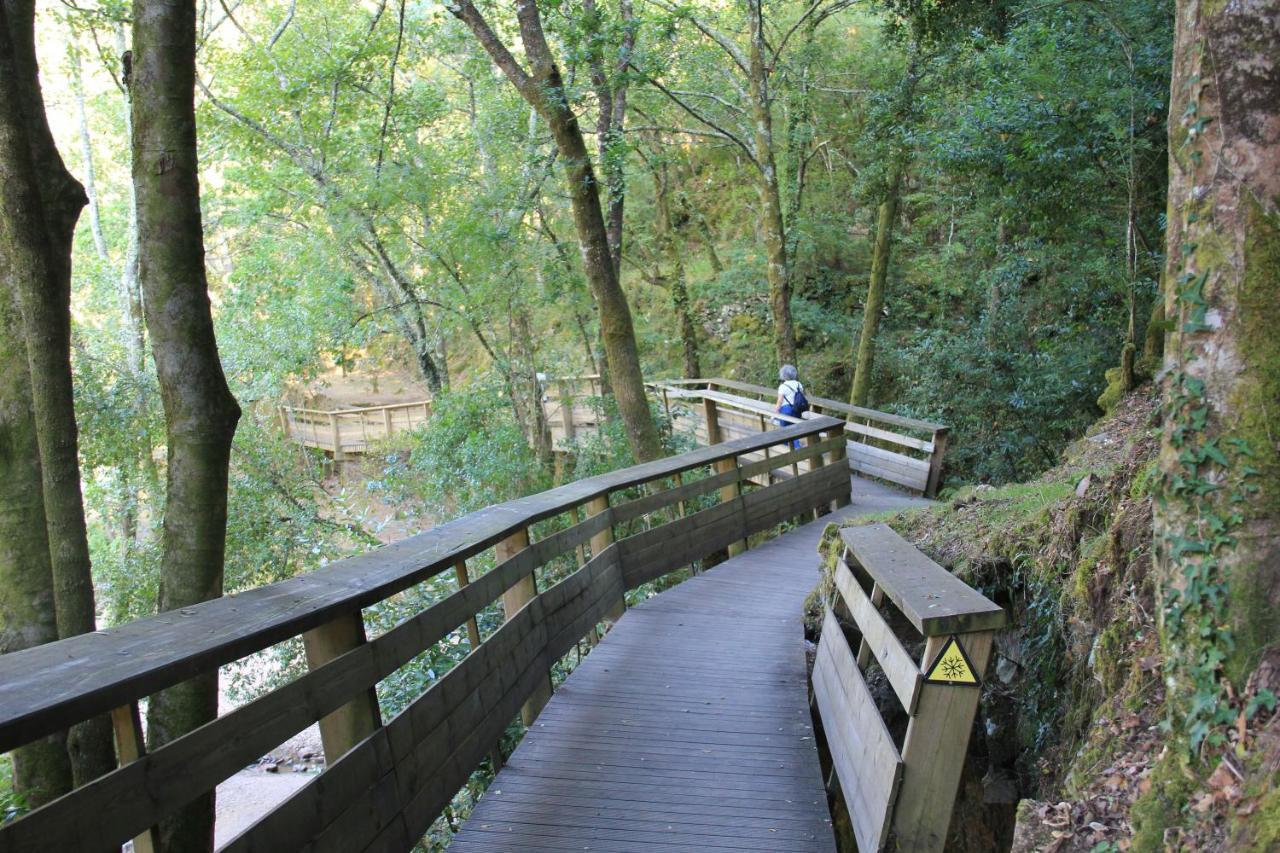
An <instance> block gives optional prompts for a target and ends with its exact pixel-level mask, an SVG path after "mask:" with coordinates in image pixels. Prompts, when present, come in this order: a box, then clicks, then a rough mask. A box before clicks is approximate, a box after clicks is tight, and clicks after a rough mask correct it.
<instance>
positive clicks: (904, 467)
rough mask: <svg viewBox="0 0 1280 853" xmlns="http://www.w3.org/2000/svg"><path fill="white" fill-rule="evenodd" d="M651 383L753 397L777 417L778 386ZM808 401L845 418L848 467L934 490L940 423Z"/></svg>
mask: <svg viewBox="0 0 1280 853" xmlns="http://www.w3.org/2000/svg"><path fill="white" fill-rule="evenodd" d="M650 384H651V387H652V388H653V389H654V393H655V394H657V395H659V396H661V395H662V393H663V390H664V389H666V393H667V396H668V397H670V396H671V395H672V392H674V391H676V390H677V389H688V388H704V389H706V390H708V391H711V392H723V391H728V392H732V393H733V395H734V396H737V397H748V398H754V399H755V400H757V401H759V402H761V403H762V404H764V405H765V406H767V407H768V410H769V416H770V417H778V415H777V414H776V413H773V412H772V408H773V404H774V402H775V401H776V398H777V390H776V389H774V388H767V387H765V386H763V385H753V384H751V383H749V382H738V381H736V380H733V379H720V378H716V377H711V378H706V379H672V380H665V381H662V382H653V383H650ZM809 403H810V405H811V406H812V409H813V412H814V413H815V414H822V415H829V416H831V417H837V418H843V419H844V420H845V422H846V426H845V430H846V431H847V432H849V433H850V434H851V435H850V439H849V448H848V457H849V467H850V468H851V469H852V470H853V471H855V472H857V473H858V474H861V475H864V476H868V477H875V478H877V479H880V480H885V481H887V482H890V483H895V484H897V485H900V486H905V487H907V488H908V489H911V490H913V491H916V492H919V493H921V494H923V495H925V496H926V497H933V496H934V495H936V494H937V492H938V486H939V485H940V484H941V482H942V462H943V457H944V455H945V454H946V451H947V442H948V439H949V437H950V428H949V427H947V426H946V425H945V424H939V423H933V422H932V421H922V420H917V419H916V418H907V417H903V416H901V415H894V414H890V413H888V412H878V411H876V410H875V409H864V408H862V407H860V406H851V405H849V404H848V403H842V402H840V401H839V400H829V399H827V398H825V397H809Z"/></svg>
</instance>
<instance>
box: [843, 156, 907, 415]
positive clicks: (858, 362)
mask: <svg viewBox="0 0 1280 853" xmlns="http://www.w3.org/2000/svg"><path fill="white" fill-rule="evenodd" d="M903 171H904V164H903V162H902V161H901V160H898V161H896V162H895V163H894V165H893V172H892V174H890V176H889V184H888V187H887V188H886V189H885V197H884V200H883V201H882V202H880V209H879V211H878V213H877V215H876V244H875V248H874V250H873V252H872V255H871V280H870V281H869V282H868V283H867V301H866V303H865V304H864V305H863V306H862V334H860V335H859V336H858V351H857V356H856V358H855V362H854V369H853V389H852V391H850V393H849V402H850V403H851V404H853V405H855V406H865V405H867V398H868V397H869V396H870V393H871V372H872V370H873V368H874V366H875V355H876V333H877V331H878V330H879V328H880V313H881V311H882V310H883V308H884V286H885V282H886V281H888V278H889V257H890V255H891V253H892V251H893V226H894V222H895V221H896V220H897V218H898V197H899V195H900V194H901V191H902V173H903Z"/></svg>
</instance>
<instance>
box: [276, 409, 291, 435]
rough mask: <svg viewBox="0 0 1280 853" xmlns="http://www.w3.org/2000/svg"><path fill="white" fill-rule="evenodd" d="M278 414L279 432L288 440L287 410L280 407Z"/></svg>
mask: <svg viewBox="0 0 1280 853" xmlns="http://www.w3.org/2000/svg"><path fill="white" fill-rule="evenodd" d="M279 412H280V431H281V432H282V433H284V437H285V438H286V439H288V438H289V437H290V436H289V410H288V408H286V407H285V406H280V407H279Z"/></svg>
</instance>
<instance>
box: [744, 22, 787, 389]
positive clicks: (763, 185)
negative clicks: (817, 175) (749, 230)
mask: <svg viewBox="0 0 1280 853" xmlns="http://www.w3.org/2000/svg"><path fill="white" fill-rule="evenodd" d="M747 7H748V8H747V14H748V17H749V18H750V25H751V38H750V44H749V46H748V49H747V57H748V73H747V94H748V97H749V99H750V101H751V117H752V124H751V128H752V147H753V148H754V149H755V158H756V166H757V167H758V168H759V170H760V175H759V181H758V183H757V184H756V189H757V191H758V193H759V196H760V227H761V229H762V231H763V236H764V249H765V257H766V262H765V276H766V278H767V279H768V281H769V312H770V313H771V314H772V315H773V348H774V352H775V353H776V354H777V358H778V363H779V364H795V361H796V333H795V327H794V325H793V324H792V322H791V267H790V264H789V263H788V260H787V229H786V224H785V223H784V222H783V221H782V188H781V186H780V184H779V180H778V166H777V164H776V163H775V162H774V156H773V100H772V97H771V95H770V94H769V68H768V67H767V66H766V65H765V53H766V50H767V48H766V46H765V42H764V39H765V36H764V17H763V12H762V10H761V6H760V0H748V3H747Z"/></svg>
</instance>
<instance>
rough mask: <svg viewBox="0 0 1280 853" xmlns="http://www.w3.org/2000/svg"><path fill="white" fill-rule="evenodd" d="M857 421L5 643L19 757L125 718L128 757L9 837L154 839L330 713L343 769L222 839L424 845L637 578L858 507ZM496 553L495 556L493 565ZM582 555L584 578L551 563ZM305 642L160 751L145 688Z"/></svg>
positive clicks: (580, 488)
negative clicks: (406, 602) (442, 649)
mask: <svg viewBox="0 0 1280 853" xmlns="http://www.w3.org/2000/svg"><path fill="white" fill-rule="evenodd" d="M707 411H708V412H711V413H712V415H711V416H712V417H714V416H715V411H716V409H715V406H714V405H713V406H712V407H711V408H709V409H707ZM844 430H845V423H844V422H843V421H841V420H837V419H833V418H826V417H817V418H812V419H807V420H804V421H803V422H801V423H798V424H796V425H794V426H791V427H788V428H785V429H780V430H770V431H768V432H765V433H762V434H756V435H752V436H746V437H742V438H737V439H734V440H731V441H725V442H722V443H716V444H714V445H713V446H710V447H704V448H700V449H698V450H695V451H692V452H690V453H684V454H681V455H679V456H674V457H671V458H668V459H662V460H659V461H655V462H650V463H646V464H643V465H637V466H634V467H631V468H626V469H623V470H619V471H615V472H612V473H609V474H604V475H601V476H598V477H592V478H589V479H585V480H581V481H578V482H574V483H571V484H569V485H565V486H562V487H560V488H557V489H553V490H551V491H548V492H543V493H541V494H537V495H532V496H530V497H526V498H521V499H518V500H514V501H509V502H507V503H504V504H499V505H495V506H491V507H488V508H486V509H483V510H480V511H478V512H475V513H471V514H469V515H466V516H464V517H462V518H459V519H456V520H454V521H451V522H448V523H445V524H441V525H439V526H437V527H435V528H433V529H431V530H428V531H426V532H424V533H421V534H418V535H416V536H414V537H411V538H409V539H406V540H404V541H402V542H399V543H396V544H394V545H389V546H386V547H384V548H380V549H378V550H375V551H372V552H369V553H366V554H362V555H360V556H356V557H352V558H349V559H345V560H341V561H338V562H335V563H332V564H330V565H329V566H327V567H325V568H323V569H320V570H318V571H315V572H311V573H308V574H305V575H302V576H299V577H295V578H292V579H290V580H285V581H281V582H279V583H274V584H271V585H268V586H264V587H259V588H257V589H253V590H249V591H247V592H243V593H240V594H238V595H233V596H228V597H225V598H220V599H216V600H213V601H209V602H205V603H203V604H200V605H196V606H194V607H189V608H184V609H182V610H178V611H171V612H167V613H162V614H159V615H157V616H154V617H150V618H147V619H142V620H138V621H135V622H131V623H128V624H125V625H122V626H119V627H116V628H111V629H107V630H104V631H98V632H95V633H93V634H87V635H82V636H79V637H74V638H71V639H67V640H62V641H59V642H56V643H51V644H48V645H44V646H39V647H35V648H31V649H27V650H24V651H19V652H14V653H12V654H7V655H4V656H2V657H0V752H6V751H10V750H13V749H14V748H17V747H20V746H22V745H24V744H27V743H30V742H32V741H34V740H36V739H39V738H41V737H44V736H47V735H49V734H52V733H55V732H58V731H60V730H62V729H65V728H66V727H67V726H69V725H71V724H74V723H76V722H79V721H81V720H85V719H88V718H91V717H94V716H97V715H99V714H105V713H111V714H112V717H113V720H114V722H115V723H116V733H117V738H118V747H119V754H120V755H121V756H122V764H121V766H120V767H119V769H117V770H115V771H113V772H111V773H109V774H107V775H105V776H103V777H101V778H99V779H97V780H94V781H92V782H90V783H88V784H86V785H84V786H83V787H81V788H79V789H77V790H75V791H73V792H71V793H70V794H67V795H65V796H63V797H62V798H60V799H58V800H55V801H53V802H52V803H49V804H48V805H45V806H43V807H41V808H39V809H37V810H35V811H33V812H31V813H30V814H28V815H26V816H24V817H22V818H20V819H18V820H16V821H14V822H12V823H9V824H7V825H5V826H3V827H0V850H3V851H37V850H38V851H48V850H58V851H89V850H94V851H98V850H108V849H119V847H120V846H121V845H123V844H124V843H126V842H127V841H129V840H131V839H132V840H134V842H135V848H134V849H135V850H138V851H144V850H147V849H150V848H151V846H152V844H153V840H154V839H153V833H154V827H155V825H156V824H157V823H158V822H159V821H160V820H162V819H163V818H164V817H166V816H167V815H170V814H172V813H174V812H175V811H176V810H177V809H179V808H181V807H182V806H184V805H185V804H186V803H188V802H190V801H191V800H192V799H194V798H195V797H197V796H200V795H202V794H204V793H206V792H208V791H210V790H212V789H214V788H215V787H216V786H217V785H218V784H219V783H220V782H222V781H223V780H225V779H227V778H229V777H230V776H232V775H233V774H234V773H236V772H237V771H239V770H240V769H242V768H244V767H245V766H247V765H249V764H251V763H253V762H254V761H255V760H257V759H258V758H259V757H260V756H262V755H265V754H267V753H268V752H269V751H270V750H272V749H274V748H275V747H276V746H278V745H279V744H281V743H283V742H284V741H285V740H287V739H289V738H290V737H292V736H293V735H294V734H296V733H298V732H300V731H302V730H303V729H306V728H307V727H308V726H310V725H312V724H313V723H315V722H317V721H318V722H319V723H320V730H321V736H322V739H323V742H324V750H325V756H326V759H327V765H328V766H327V769H326V770H325V771H324V772H323V773H320V774H319V775H318V776H316V777H315V778H314V779H312V780H311V781H310V782H309V783H308V784H307V785H306V786H304V787H303V788H301V789H300V790H299V791H298V792H297V793H295V794H294V795H292V796H291V797H290V798H289V799H287V800H285V801H284V802H283V803H282V804H280V805H279V806H277V807H276V808H274V809H272V810H271V811H270V812H268V813H267V814H266V815H265V816H264V817H262V818H261V819H260V820H258V821H257V822H256V823H254V824H253V825H252V826H250V827H249V828H247V829H245V830H244V831H243V832H242V833H240V834H239V835H238V836H236V837H235V838H234V839H232V840H231V841H229V842H228V843H227V844H226V845H225V846H224V847H223V848H222V849H223V850H227V851H259V850H261V851H272V853H275V852H276V851H281V850H297V849H303V848H306V849H314V850H342V851H358V850H408V849H410V848H412V847H413V846H414V845H415V844H416V843H417V842H418V841H419V840H420V839H421V838H422V836H423V834H424V833H425V832H426V830H427V829H428V828H429V826H430V825H431V824H432V822H433V821H434V820H435V819H436V817H437V815H439V814H440V813H441V811H442V810H443V809H444V807H445V806H446V805H447V804H448V803H449V802H450V801H451V800H452V798H453V797H454V796H455V794H456V793H457V792H458V790H459V789H460V788H461V787H462V786H464V785H465V784H466V783H467V780H468V777H469V776H470V774H471V773H472V772H473V771H474V770H475V769H476V768H477V766H478V765H479V764H480V763H481V762H482V761H483V760H484V758H485V756H486V755H489V754H491V753H492V752H493V750H494V749H495V747H496V746H497V745H498V743H499V742H500V739H501V737H502V735H503V733H504V731H505V730H506V729H507V726H508V725H509V724H510V723H511V721H512V720H513V719H514V718H515V716H516V714H517V713H519V714H520V716H521V717H522V719H523V720H524V721H525V722H526V724H527V723H528V722H530V721H531V720H532V719H533V717H535V716H536V714H537V713H538V711H539V710H540V709H541V707H542V706H543V705H544V704H545V702H546V701H547V700H548V698H549V696H550V693H551V689H552V688H551V683H550V678H549V671H550V669H551V668H552V666H553V665H554V664H555V663H556V662H557V661H559V660H561V659H562V658H563V657H564V656H565V655H566V654H568V653H569V651H570V650H571V649H573V648H574V646H575V645H576V644H577V643H578V641H579V640H580V639H581V638H583V637H585V636H588V635H590V634H591V633H592V632H593V631H595V630H596V629H598V627H599V626H600V625H601V624H602V623H603V624H607V623H608V622H609V621H610V620H612V619H616V618H617V617H618V616H619V615H620V613H621V611H622V609H623V607H624V600H625V599H624V595H625V593H626V592H627V591H628V590H633V589H635V588H637V587H639V586H641V585H643V584H646V583H648V582H650V581H653V580H655V579H658V578H661V577H662V576H664V575H666V574H668V573H670V572H672V571H675V570H678V569H681V568H684V567H687V566H689V565H690V564H693V563H694V562H695V561H701V560H704V559H705V558H707V557H709V556H711V555H713V554H716V553H719V552H721V551H723V550H725V549H728V550H729V551H730V552H731V553H732V552H735V551H740V550H741V549H742V548H744V547H745V545H746V541H747V539H748V537H749V536H751V535H752V534H754V533H758V532H761V531H764V530H766V529H769V528H771V527H773V526H775V525H777V524H778V523H780V522H783V521H786V520H788V519H793V518H808V517H810V516H811V515H812V514H816V513H818V512H821V511H825V510H826V509H827V508H829V507H833V506H836V505H839V504H841V503H845V502H847V501H848V499H849V492H850V481H849V476H848V470H847V468H846V466H845V462H844V453H845V436H844ZM718 434H719V433H718V431H717V429H716V428H715V427H714V425H712V428H711V435H712V436H713V437H715V436H716V435H718ZM794 443H799V444H800V446H799V447H798V448H796V447H794ZM766 455H767V456H766ZM771 472H772V473H773V474H776V475H777V476H769V475H770V473H771ZM551 520H558V521H559V523H560V524H561V527H560V529H558V530H556V531H555V532H552V533H549V534H547V535H545V536H544V537H542V538H540V539H538V540H537V541H533V540H532V538H531V535H530V531H531V528H533V526H534V525H536V524H540V523H542V522H548V521H551ZM542 526H543V527H546V526H548V525H542ZM490 554H492V560H493V563H494V565H493V568H491V569H489V570H488V571H486V572H484V573H478V572H476V571H475V569H476V568H477V567H478V566H480V565H481V564H482V563H486V562H487V560H488V559H489V556H490ZM566 561H567V562H569V563H571V564H572V567H571V568H570V569H569V570H568V571H567V572H557V571H555V570H553V569H552V568H551V567H552V565H553V564H555V565H560V564H561V563H563V562H566ZM450 573H452V575H453V577H454V578H455V579H456V589H455V591H454V592H452V593H451V594H450V595H448V596H447V597H446V598H444V599H443V600H441V601H439V602H438V603H435V604H433V605H432V606H430V607H427V608H426V609H424V610H421V611H420V612H418V613H417V614H415V615H413V616H412V617H410V618H408V619H406V620H405V621H403V622H401V623H399V624H398V625H396V626H395V627H394V628H391V629H390V630H388V631H386V632H385V633H382V634H381V635H379V636H376V637H368V636H366V630H365V620H364V616H363V610H364V608H368V607H370V606H372V605H376V604H377V603H378V602H381V601H385V600H386V599H388V598H391V597H392V596H396V595H397V594H399V593H402V592H404V591H406V590H408V589H410V588H411V587H414V586H415V585H418V584H421V583H423V582H424V581H427V580H429V579H432V578H435V577H437V576H441V575H444V576H446V577H448V576H449V574H450ZM498 601H500V602H501V607H502V612H503V614H504V618H505V621H504V622H503V624H502V625H501V627H500V628H498V629H497V630H496V631H494V632H492V633H491V634H490V635H489V636H487V637H485V636H482V635H481V632H480V628H479V626H478V625H477V620H476V617H477V615H478V614H480V613H481V612H482V611H484V610H486V608H489V607H490V606H491V605H493V604H494V603H495V602H498ZM462 631H465V633H466V636H467V642H468V643H469V644H470V653H469V655H468V656H467V657H466V658H465V659H463V660H462V661H461V662H460V663H459V664H458V665H457V666H455V667H454V668H453V669H451V670H450V671H448V672H447V673H446V674H444V675H443V676H442V677H440V678H439V679H438V680H436V681H435V682H434V683H432V684H431V685H430V687H429V688H428V689H426V690H425V692H422V693H421V694H419V695H418V696H417V697H416V698H415V699H413V700H412V701H411V702H410V704H409V705H408V706H407V707H406V708H405V709H404V710H402V711H400V712H399V713H398V714H397V715H396V716H394V717H392V718H391V719H389V720H384V719H383V714H382V708H381V707H380V705H379V700H378V698H377V694H376V692H375V688H376V686H377V685H378V683H379V682H380V681H382V680H384V679H387V678H388V677H390V676H392V675H393V674H395V673H396V672H398V671H400V670H401V669H402V668H404V667H406V666H410V665H412V662H413V661H414V659H415V658H416V657H418V656H419V655H420V654H422V653H423V652H424V651H426V650H429V649H431V648H432V647H433V646H435V645H436V644H438V643H441V642H445V641H448V639H449V638H450V637H451V636H454V635H455V634H457V633H458V632H462ZM298 636H301V637H302V641H303V643H304V645H305V648H306V652H307V654H306V658H307V663H308V666H309V671H308V672H306V673H305V674H303V675H300V676H299V677H297V678H296V679H294V680H293V681H291V682H289V683H287V684H285V685H284V686H282V687H279V688H277V689H275V690H272V691H271V692H269V693H266V694H265V695H263V696H261V697H260V698H258V699H256V700H254V701H252V702H250V703H248V704H246V705H244V706H242V707H240V708H237V709H235V710H234V711H231V712H230V713H227V714H225V715H223V716H220V717H218V718H216V719H215V720H213V721H211V722H209V723H207V724H206V725H204V726H202V727H201V728H199V729H197V730H195V731H193V732H191V733H189V734H187V735H184V736H182V737H180V738H178V739H176V740H174V741H172V742H170V743H168V744H166V745H164V746H163V747H161V748H159V749H157V750H155V751H154V752H147V751H146V750H145V748H144V746H143V741H142V733H141V728H140V725H139V713H138V703H139V701H140V700H143V699H145V698H146V697H148V696H150V695H152V694H154V693H156V692H157V691H159V690H162V689H164V688H166V687H169V686H172V685H175V684H178V683H180V682H182V681H185V680H187V679H189V678H192V677H193V676H196V675H200V674H205V673H209V672H211V671H216V670H217V669H218V668H219V667H221V666H223V665H225V664H229V663H232V662H234V661H237V660H239V659H241V658H243V657H245V656H247V655H250V654H253V653H256V652H258V651H260V650H263V649H266V648H269V647H271V646H273V645H275V644H277V643H280V642H283V641H287V640H289V639H291V638H294V637H298Z"/></svg>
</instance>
